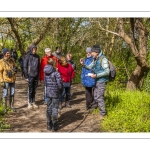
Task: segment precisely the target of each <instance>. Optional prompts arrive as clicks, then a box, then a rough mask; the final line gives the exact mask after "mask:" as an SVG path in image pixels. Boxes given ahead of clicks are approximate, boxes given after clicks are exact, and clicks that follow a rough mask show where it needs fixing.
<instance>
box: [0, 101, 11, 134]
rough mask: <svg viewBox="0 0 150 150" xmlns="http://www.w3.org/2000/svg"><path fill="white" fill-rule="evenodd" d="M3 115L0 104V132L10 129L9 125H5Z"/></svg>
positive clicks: (2, 108)
mask: <svg viewBox="0 0 150 150" xmlns="http://www.w3.org/2000/svg"><path fill="white" fill-rule="evenodd" d="M4 115H5V113H4V107H3V106H2V105H1V104H0V132H2V131H4V130H7V129H10V125H9V124H7V123H6V120H5V118H4Z"/></svg>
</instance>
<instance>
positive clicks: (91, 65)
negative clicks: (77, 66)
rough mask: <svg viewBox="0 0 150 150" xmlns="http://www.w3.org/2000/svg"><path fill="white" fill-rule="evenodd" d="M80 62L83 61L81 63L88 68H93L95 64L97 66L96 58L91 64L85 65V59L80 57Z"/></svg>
mask: <svg viewBox="0 0 150 150" xmlns="http://www.w3.org/2000/svg"><path fill="white" fill-rule="evenodd" d="M80 63H81V65H82V66H83V67H84V68H86V69H88V70H91V69H92V68H93V67H94V66H95V60H94V59H93V61H92V62H91V63H90V64H89V65H85V64H84V60H83V59H82V58H81V59H80Z"/></svg>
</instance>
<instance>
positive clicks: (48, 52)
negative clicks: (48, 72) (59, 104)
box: [40, 48, 58, 104]
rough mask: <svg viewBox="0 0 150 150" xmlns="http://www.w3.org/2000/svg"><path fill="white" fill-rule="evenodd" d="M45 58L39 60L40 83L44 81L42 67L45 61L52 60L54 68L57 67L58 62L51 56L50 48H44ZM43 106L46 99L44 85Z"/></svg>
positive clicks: (45, 63)
mask: <svg viewBox="0 0 150 150" xmlns="http://www.w3.org/2000/svg"><path fill="white" fill-rule="evenodd" d="M44 51H45V56H44V57H43V58H42V59H41V63H40V82H43V81H44V67H45V66H46V65H47V61H48V59H49V58H52V59H53V60H54V61H55V66H54V67H55V68H57V66H58V60H57V58H56V57H55V56H53V55H52V51H51V49H50V48H46V49H45V50H44ZM44 104H47V97H46V85H45V83H44Z"/></svg>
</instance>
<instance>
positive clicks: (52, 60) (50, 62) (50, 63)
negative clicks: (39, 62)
mask: <svg viewBox="0 0 150 150" xmlns="http://www.w3.org/2000/svg"><path fill="white" fill-rule="evenodd" d="M47 64H49V65H52V66H53V67H55V60H54V59H52V58H49V59H48V60H47Z"/></svg>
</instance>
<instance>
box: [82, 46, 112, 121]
mask: <svg viewBox="0 0 150 150" xmlns="http://www.w3.org/2000/svg"><path fill="white" fill-rule="evenodd" d="M91 51H92V56H93V58H94V59H93V61H92V62H91V64H89V65H85V64H84V61H83V59H82V58H81V59H80V63H81V64H82V65H83V67H84V68H86V69H93V71H94V73H93V74H91V75H90V77H91V78H94V79H95V80H96V86H95V89H94V99H95V100H96V101H97V102H98V106H99V109H100V119H103V118H104V117H105V116H106V109H105V101H104V92H105V89H106V83H107V81H108V76H109V73H110V69H109V64H108V60H107V58H106V57H105V55H104V54H103V52H102V50H101V49H100V47H99V45H97V44H96V45H94V46H93V47H92V50H91Z"/></svg>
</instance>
